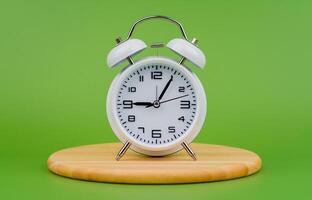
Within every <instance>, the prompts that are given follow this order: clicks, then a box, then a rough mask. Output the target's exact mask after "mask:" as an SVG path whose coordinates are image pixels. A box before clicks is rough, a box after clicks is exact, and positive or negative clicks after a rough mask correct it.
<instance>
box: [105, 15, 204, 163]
mask: <svg viewBox="0 0 312 200" xmlns="http://www.w3.org/2000/svg"><path fill="white" fill-rule="evenodd" d="M153 19H163V20H166V21H169V22H172V23H173V24H175V25H177V26H178V28H179V29H180V31H181V34H182V37H181V38H175V39H172V40H171V41H169V42H168V43H167V44H166V45H163V44H159V43H158V44H153V45H152V46H151V47H154V48H160V47H166V48H168V49H169V50H171V51H173V52H175V53H177V54H179V55H180V56H182V58H181V60H180V61H175V60H173V59H170V58H166V57H161V56H151V57H147V58H143V59H141V60H138V61H134V60H133V59H132V56H134V55H136V54H138V53H140V52H141V51H143V50H144V49H146V48H147V47H148V46H147V45H146V43H145V42H144V41H142V40H140V39H135V38H132V34H133V32H134V30H135V28H136V27H137V25H138V24H140V23H142V22H144V21H147V20H153ZM116 41H117V43H118V44H117V46H116V47H114V48H113V49H112V50H111V51H110V52H109V54H108V56H107V64H108V67H109V68H113V67H115V66H117V65H118V64H120V63H122V62H123V61H125V60H128V62H129V66H127V67H126V68H124V69H123V70H122V71H121V72H120V73H119V74H118V75H117V76H116V77H115V79H114V80H113V82H112V84H111V86H110V88H109V91H108V95H107V105H106V106H107V117H108V120H109V123H110V125H111V127H112V130H113V132H114V133H115V134H116V136H117V137H118V138H119V140H120V141H121V142H122V143H123V146H122V148H121V149H120V151H119V152H118V153H117V156H116V160H119V159H120V158H121V157H122V156H123V155H124V154H125V152H126V151H127V150H128V149H129V148H130V149H132V150H134V151H136V152H138V153H142V154H145V155H148V156H165V155H169V154H172V153H175V152H177V151H179V150H181V149H183V148H184V149H185V150H186V151H187V153H188V154H189V155H190V156H191V157H192V158H193V160H196V154H195V153H194V152H193V150H192V149H191V147H190V143H191V142H192V141H193V139H194V138H195V137H196V136H197V135H198V133H199V132H200V130H201V128H202V125H203V123H204V120H205V116H206V95H205V91H204V88H203V86H202V84H201V82H200V80H199V79H198V77H197V76H196V75H195V74H194V73H193V72H192V71H191V70H190V69H189V68H188V67H186V66H184V61H185V60H186V59H187V60H188V61H190V62H191V63H193V64H194V65H195V66H197V67H199V68H201V69H202V68H204V66H205V63H206V59H205V55H204V54H203V52H202V51H201V50H200V49H199V48H198V47H197V46H196V43H197V40H196V39H193V40H192V41H189V40H188V38H187V35H186V32H185V30H184V28H183V26H182V25H181V23H179V22H178V21H177V20H175V19H172V18H170V17H167V16H148V17H145V18H142V19H140V20H138V21H137V22H135V23H134V24H133V26H132V27H131V29H130V32H129V34H128V37H127V39H126V40H124V41H122V40H121V38H118V39H116Z"/></svg>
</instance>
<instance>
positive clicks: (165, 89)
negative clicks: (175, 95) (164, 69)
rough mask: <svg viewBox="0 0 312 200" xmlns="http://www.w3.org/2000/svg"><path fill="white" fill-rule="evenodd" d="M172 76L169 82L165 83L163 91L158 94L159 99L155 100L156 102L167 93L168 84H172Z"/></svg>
mask: <svg viewBox="0 0 312 200" xmlns="http://www.w3.org/2000/svg"><path fill="white" fill-rule="evenodd" d="M172 79H173V76H172V75H171V78H170V79H169V81H168V82H167V84H166V86H165V87H164V89H163V91H162V92H161V93H160V95H159V98H158V99H157V100H158V101H160V100H161V99H162V97H163V96H164V94H165V92H166V91H167V89H168V87H169V85H170V83H171V82H172Z"/></svg>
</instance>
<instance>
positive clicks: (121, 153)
mask: <svg viewBox="0 0 312 200" xmlns="http://www.w3.org/2000/svg"><path fill="white" fill-rule="evenodd" d="M130 146H131V143H130V142H129V141H126V142H125V144H124V145H123V146H122V148H121V149H120V150H119V152H118V154H117V156H116V160H117V161H119V160H120V158H121V157H122V156H123V155H124V154H125V153H126V151H127V150H128V149H129V147H130Z"/></svg>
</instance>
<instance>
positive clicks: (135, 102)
mask: <svg viewBox="0 0 312 200" xmlns="http://www.w3.org/2000/svg"><path fill="white" fill-rule="evenodd" d="M115 106H116V108H117V115H118V119H119V121H120V123H121V125H122V127H123V128H124V129H125V130H126V133H127V134H128V136H130V137H133V138H134V139H135V140H137V141H138V142H141V143H146V144H149V145H154V146H156V145H166V144H168V143H171V142H173V141H175V140H177V139H178V138H180V137H181V136H183V134H185V133H186V131H187V130H188V129H189V127H190V126H191V125H192V123H193V121H194V118H195V114H196V108H197V102H196V94H195V91H194V87H193V85H192V83H191V81H190V80H189V79H188V78H187V76H186V75H185V74H184V73H182V72H181V71H180V70H179V69H176V68H175V67H173V66H169V65H164V64H146V65H144V66H141V67H140V68H136V69H135V70H133V71H131V72H130V73H128V75H127V76H126V77H125V78H124V80H123V81H122V83H121V85H120V88H119V91H118V97H117V102H116V105H115Z"/></svg>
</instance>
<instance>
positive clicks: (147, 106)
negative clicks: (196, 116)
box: [145, 94, 188, 108]
mask: <svg viewBox="0 0 312 200" xmlns="http://www.w3.org/2000/svg"><path fill="white" fill-rule="evenodd" d="M187 96H188V94H186V95H182V96H179V97H175V98H172V99H167V100H165V101H161V102H158V101H157V102H158V105H160V104H163V103H166V102H168V101H173V100H176V99H180V98H183V97H187ZM152 106H154V104H153V103H151V104H150V105H146V107H145V108H149V107H152ZM158 107H159V106H158Z"/></svg>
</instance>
